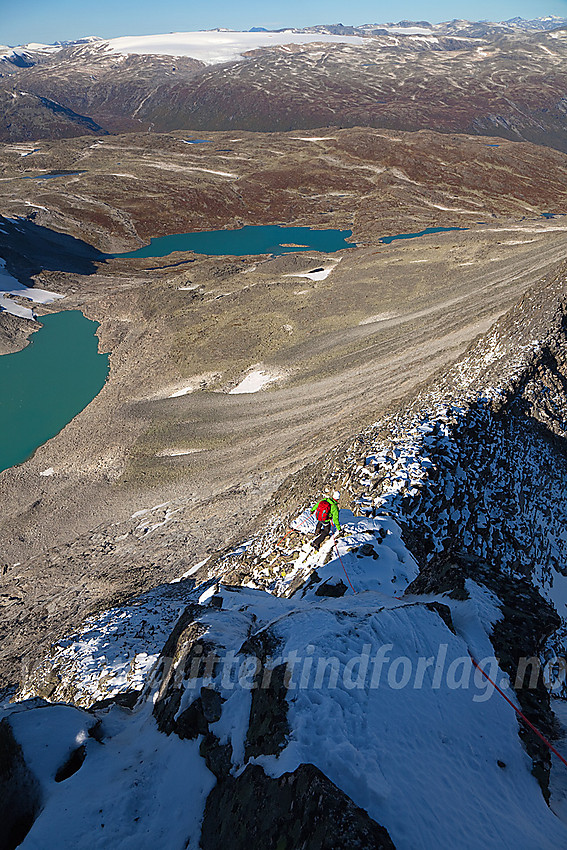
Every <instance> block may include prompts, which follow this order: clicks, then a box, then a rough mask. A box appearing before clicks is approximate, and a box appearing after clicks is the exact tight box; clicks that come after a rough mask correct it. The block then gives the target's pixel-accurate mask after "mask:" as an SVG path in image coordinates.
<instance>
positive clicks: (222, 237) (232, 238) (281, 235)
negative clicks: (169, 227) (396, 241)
mask: <svg viewBox="0 0 567 850" xmlns="http://www.w3.org/2000/svg"><path fill="white" fill-rule="evenodd" d="M349 236H352V230H312V229H311V228H310V227H281V226H280V225H279V224H270V225H264V226H259V227H252V226H250V225H247V226H246V227H241V228H239V229H238V230H208V231H202V232H201V233H177V234H172V235H171V236H158V237H156V238H155V239H152V240H151V242H150V244H149V245H146V246H145V247H144V248H138V250H137V251H128V252H127V253H125V254H108V255H107V256H108V257H111V258H116V257H124V258H130V257H131V258H133V259H135V258H143V257H146V258H155V257H167V256H168V255H169V254H172V253H173V252H174V251H194V252H195V253H196V254H211V255H215V256H220V255H223V254H228V255H232V256H237V257H243V256H245V255H247V254H289V253H291V252H292V251H323V252H331V253H332V252H333V251H340V250H341V249H343V248H355V247H356V246H355V245H354V244H353V243H352V242H347V241H346V240H347V239H348V238H349ZM291 246H293V247H291Z"/></svg>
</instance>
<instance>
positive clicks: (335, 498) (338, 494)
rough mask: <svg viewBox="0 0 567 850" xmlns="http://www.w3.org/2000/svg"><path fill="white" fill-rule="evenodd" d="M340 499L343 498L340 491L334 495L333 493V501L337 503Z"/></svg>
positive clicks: (336, 491)
mask: <svg viewBox="0 0 567 850" xmlns="http://www.w3.org/2000/svg"><path fill="white" fill-rule="evenodd" d="M340 498H341V494H340V493H339V491H338V490H335V491H334V493H333V499H334V500H335V501H337V499H340Z"/></svg>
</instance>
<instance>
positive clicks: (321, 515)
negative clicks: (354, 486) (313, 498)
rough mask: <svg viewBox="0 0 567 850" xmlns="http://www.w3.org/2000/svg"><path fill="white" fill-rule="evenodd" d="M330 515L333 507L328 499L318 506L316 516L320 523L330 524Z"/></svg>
mask: <svg viewBox="0 0 567 850" xmlns="http://www.w3.org/2000/svg"><path fill="white" fill-rule="evenodd" d="M330 515H331V505H330V503H329V502H328V501H327V500H326V499H323V501H321V502H319V504H318V505H317V511H316V512H315V516H316V517H317V519H318V520H319V522H328V521H329V517H330Z"/></svg>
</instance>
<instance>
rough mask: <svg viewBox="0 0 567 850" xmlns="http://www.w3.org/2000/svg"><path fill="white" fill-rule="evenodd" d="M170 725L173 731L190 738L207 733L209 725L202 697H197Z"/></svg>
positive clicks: (181, 736) (182, 736)
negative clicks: (204, 712)
mask: <svg viewBox="0 0 567 850" xmlns="http://www.w3.org/2000/svg"><path fill="white" fill-rule="evenodd" d="M170 725H171V731H172V732H175V734H176V735H178V736H179V737H180V738H189V739H191V740H192V739H194V738H196V737H197V736H198V735H206V734H207V732H208V731H209V726H208V723H207V721H206V719H205V716H204V714H203V704H202V702H201V698H200V697H197V699H196V700H195V701H194V702H192V703H191V705H190V706H189V707H188V708H186V709H185V710H184V711H182V712H181V714H180V715H179V716H178V718H177V719H176V720H173V721H172V722H171V724H170Z"/></svg>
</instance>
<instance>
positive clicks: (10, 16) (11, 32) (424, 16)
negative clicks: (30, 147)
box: [0, 0, 567, 45]
mask: <svg viewBox="0 0 567 850" xmlns="http://www.w3.org/2000/svg"><path fill="white" fill-rule="evenodd" d="M516 15H520V16H521V17H524V18H535V17H540V16H541V15H561V16H565V17H567V0H432V2H425V0H399V2H398V3H396V4H395V6H394V7H392V5H391V3H376V2H370V0H354V2H351V3H348V4H345V3H344V2H339V0H308V2H305V0H287V2H286V3H285V4H283V3H281V2H277V3H275V2H266V0H264V2H260V0H238V2H236V3H235V2H234V0H209V2H207V3H197V2H195V0H192V2H191V0H159V2H156V0H89V2H84V0H19V2H17V0H0V44H12V45H16V44H24V43H26V42H28V41H42V42H47V43H50V42H53V41H58V40H59V41H62V40H66V39H73V38H78V37H80V36H83V35H100V36H102V37H103V38H111V37H114V36H118V35H146V34H151V33H162V32H173V31H183V30H195V29H211V28H213V27H228V28H230V29H244V30H246V29H249V28H250V27H252V26H264V27H267V28H268V29H272V28H273V29H276V28H278V27H285V26H299V27H302V26H308V25H310V24H322V23H337V22H339V21H340V22H341V23H343V24H362V23H374V22H379V23H384V22H387V21H399V20H402V19H404V18H405V19H408V20H429V21H433V22H436V21H446V20H451V19H452V18H468V19H469V20H482V19H485V18H486V19H489V20H505V19H506V18H511V17H514V16H516Z"/></svg>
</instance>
